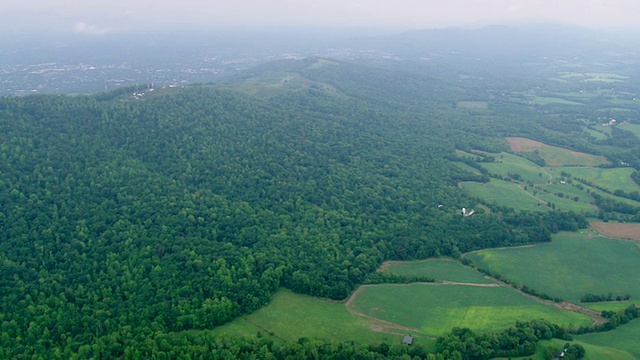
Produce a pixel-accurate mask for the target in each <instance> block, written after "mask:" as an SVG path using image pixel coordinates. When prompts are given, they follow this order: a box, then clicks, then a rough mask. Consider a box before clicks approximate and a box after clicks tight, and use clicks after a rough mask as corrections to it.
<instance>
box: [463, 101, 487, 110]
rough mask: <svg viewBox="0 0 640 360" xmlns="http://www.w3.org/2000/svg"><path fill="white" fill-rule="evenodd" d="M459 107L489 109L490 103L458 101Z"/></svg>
mask: <svg viewBox="0 0 640 360" xmlns="http://www.w3.org/2000/svg"><path fill="white" fill-rule="evenodd" d="M458 108H461V109H468V110H487V109H488V108H489V103H488V102H486V101H458Z"/></svg>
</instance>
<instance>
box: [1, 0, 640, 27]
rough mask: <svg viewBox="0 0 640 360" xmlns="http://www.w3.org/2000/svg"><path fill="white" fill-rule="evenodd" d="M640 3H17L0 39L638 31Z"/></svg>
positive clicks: (7, 11)
mask: <svg viewBox="0 0 640 360" xmlns="http://www.w3.org/2000/svg"><path fill="white" fill-rule="evenodd" d="M638 14H640V0H20V1H5V2H4V4H3V5H2V11H1V12H0V24H1V25H0V31H5V32H6V31H12V32H28V31H32V32H75V33H83V34H91V35H103V34H108V33H113V32H126V31H133V30H150V29H151V30H153V29H175V28H186V27H188V28H219V27H234V28H256V27H263V26H269V27H273V26H286V27H300V26H311V27H319V28H353V27H386V28H397V29H430V28H443V27H460V26H462V27H468V26H483V25H490V24H513V23H519V22H528V23H532V22H533V23H540V22H554V23H569V24H573V25H579V26H584V27H591V28H620V27H622V28H625V27H629V28H635V29H638V28H640V25H639V24H640V22H639V21H638V20H637V17H638Z"/></svg>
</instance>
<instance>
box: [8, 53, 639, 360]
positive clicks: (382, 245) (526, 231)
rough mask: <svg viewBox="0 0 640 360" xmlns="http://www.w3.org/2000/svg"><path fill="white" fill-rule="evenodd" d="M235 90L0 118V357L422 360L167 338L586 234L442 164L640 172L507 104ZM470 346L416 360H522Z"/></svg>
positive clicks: (367, 90) (18, 108) (438, 87)
mask: <svg viewBox="0 0 640 360" xmlns="http://www.w3.org/2000/svg"><path fill="white" fill-rule="evenodd" d="M318 64H320V65H318ZM251 71H252V72H248V73H247V74H246V75H245V77H244V78H240V79H236V80H235V82H230V83H227V84H222V85H207V86H194V87H185V88H175V89H170V90H165V91H157V92H155V93H153V94H151V93H149V94H147V95H146V97H145V98H144V99H143V100H138V99H134V98H132V97H131V96H130V91H129V90H131V89H124V90H122V91H116V92H112V93H101V94H96V95H86V96H63V95H33V96H23V97H3V98H0V174H2V175H1V177H0V229H2V231H0V274H1V275H2V276H0V306H1V309H2V311H1V312H0V326H1V327H2V332H1V338H0V357H2V358H32V357H33V358H73V357H79V358H91V357H95V358H118V357H124V358H138V357H140V358H149V357H151V356H155V357H158V358H162V356H168V357H175V356H186V355H187V354H190V356H193V357H198V356H201V355H202V354H206V353H210V352H211V351H212V349H213V348H217V349H222V350H220V352H218V355H220V358H225V356H226V358H229V357H239V358H286V357H287V356H288V355H292V354H308V353H309V352H311V353H313V352H315V353H317V354H334V355H335V356H336V357H338V355H337V354H339V353H342V352H344V354H347V355H342V356H343V357H342V358H344V356H346V357H349V358H350V357H358V358H362V359H369V358H383V357H386V356H389V357H392V356H401V355H404V354H408V355H409V356H418V357H423V358H424V357H427V354H426V352H424V353H411V352H408V351H414V352H419V351H420V348H411V350H408V349H406V348H400V350H398V349H397V348H396V347H393V346H392V347H391V348H387V349H381V348H366V347H357V346H355V347H354V346H353V345H349V344H324V343H317V342H316V341H315V340H308V341H304V340H301V341H300V342H299V343H297V344H288V345H286V346H285V347H282V348H280V347H276V346H275V345H274V344H271V343H268V342H267V341H266V340H259V339H252V340H251V339H224V338H212V339H205V338H204V337H206V335H202V336H198V335H189V336H186V335H185V336H183V337H179V336H174V335H172V334H175V333H179V332H184V331H186V330H199V329H210V328H213V327H215V326H217V325H220V324H223V323H226V322H228V321H230V320H232V319H234V318H237V317H239V316H241V315H243V314H247V313H250V312H252V311H254V310H257V309H258V308H260V307H262V306H264V305H265V304H267V303H268V302H269V299H270V297H271V295H272V294H273V293H274V292H275V291H276V290H277V289H279V288H281V287H286V288H288V289H291V290H293V291H296V292H300V293H304V294H310V295H315V296H319V297H324V298H330V299H335V300H343V299H345V298H347V297H348V296H349V294H350V293H351V292H352V291H353V290H354V289H355V288H356V287H357V286H358V285H360V284H362V283H363V282H364V281H365V280H366V279H367V277H368V276H371V274H373V273H374V272H375V271H376V269H377V268H378V267H379V266H380V264H381V263H382V262H383V261H385V260H392V259H393V260H404V259H423V258H427V257H439V256H453V257H458V256H459V255H460V254H461V253H464V252H468V251H472V250H477V249H483V248H489V247H500V246H514V245H522V244H532V243H540V242H548V241H550V239H551V237H550V235H551V233H553V232H557V231H560V230H576V229H579V228H583V227H586V226H587V221H586V219H585V217H584V215H583V214H579V213H573V212H561V211H550V212H540V213H537V212H516V211H514V210H513V209H511V208H509V207H503V206H497V205H494V204H491V203H486V204H485V203H484V202H483V200H482V199H479V198H476V197H473V196H472V195H471V194H469V193H468V192H466V191H464V190H463V189H461V188H459V187H458V182H460V181H469V180H475V181H487V178H486V177H484V176H482V175H478V174H473V173H471V172H467V171H465V170H463V169H461V168H460V167H458V166H456V165H455V164H454V163H453V160H454V159H455V151H456V149H458V150H465V151H471V150H483V151H489V152H499V151H507V150H509V144H508V143H507V142H506V141H505V140H504V136H527V137H529V138H532V139H536V140H540V141H546V142H548V143H550V144H554V145H556V146H566V147H568V148H571V149H575V150H580V151H588V152H589V153H593V154H602V155H605V156H606V157H607V158H609V159H610V160H611V161H625V162H626V163H629V164H632V166H633V167H635V168H636V169H640V162H639V161H640V158H638V154H640V152H638V151H637V150H638V146H639V144H638V141H637V138H636V137H635V135H633V134H629V133H628V132H624V133H621V132H619V131H617V130H616V131H614V132H613V133H612V137H611V139H610V141H609V140H608V141H609V143H604V142H603V143H602V144H594V143H589V142H588V141H586V140H584V139H583V138H573V140H572V138H571V137H566V136H564V135H563V134H562V131H565V129H564V128H561V124H565V125H566V124H567V123H566V122H563V121H561V120H562V119H563V117H564V116H568V115H564V114H563V112H562V111H558V112H557V113H556V114H551V115H548V116H547V117H544V118H542V120H541V121H540V122H535V121H533V122H532V121H531V120H530V119H531V118H530V116H531V114H536V116H539V115H540V114H542V113H543V111H547V110H543V109H540V108H536V107H531V106H525V105H522V104H519V103H517V102H511V103H509V102H507V101H495V102H492V103H491V104H492V105H491V106H492V109H491V110H488V111H487V112H486V113H484V114H482V115H480V116H475V115H473V114H472V111H471V110H468V109H464V108H458V107H457V106H456V104H457V101H459V100H463V99H465V98H467V97H468V96H469V93H468V92H467V91H466V90H464V89H461V88H457V87H453V86H451V85H450V84H447V83H445V82H444V80H442V79H436V78H430V77H426V76H424V75H417V74H415V73H406V72H399V71H396V70H393V69H374V68H371V67H368V66H362V65H353V64H348V63H342V62H337V61H328V60H322V61H321V59H316V58H310V59H307V60H298V61H283V62H276V63H272V64H268V65H264V66H262V67H259V68H256V69H253V70H251ZM267 72H287V73H295V74H297V76H300V77H303V78H305V79H307V80H308V82H309V84H312V85H310V86H308V87H306V88H303V89H298V90H295V91H287V90H286V89H284V90H282V91H278V92H275V93H273V94H271V95H270V96H253V95H249V94H247V93H246V92H245V91H242V89H241V88H240V87H238V86H237V84H241V83H242V82H243V81H245V80H246V79H249V78H251V77H254V76H256V75H257V74H261V73H267ZM328 86H330V87H331V88H332V89H335V91H327V90H326V89H327V87H328ZM132 91H133V90H131V92H132ZM469 91H470V90H469ZM477 95H478V96H483V95H482V94H480V93H478V94H477ZM577 116H578V117H580V116H581V115H580V114H579V115H577ZM507 118H508V119H510V121H505V119H507ZM549 118H551V119H552V120H553V119H555V120H558V121H559V122H558V123H557V124H556V123H553V121H552V122H551V123H548V122H547V121H548V119H549ZM552 123H553V124H556V125H553V124H552ZM565 125H562V126H565ZM567 126H568V125H567ZM550 128H553V130H549V129H550ZM574 130H575V129H573V128H570V127H568V128H567V131H574ZM634 139H635V140H634ZM614 145H615V146H617V147H618V148H620V149H622V150H620V151H618V152H616V151H615V150H616V148H615V147H614ZM635 178H636V177H634V179H635ZM478 205H482V206H480V207H478ZM472 207H476V213H475V214H474V215H473V216H470V217H463V216H462V215H461V212H460V211H461V208H472ZM605 210H606V211H609V212H610V213H611V214H613V215H615V214H616V211H618V210H619V209H616V208H615V206H612V207H611V209H608V210H607V209H605ZM626 210H629V211H630V212H631V213H629V214H630V215H635V214H636V213H637V211H638V209H635V208H631V209H626V208H625V211H626ZM369 281H371V280H369ZM539 325H540V324H537V325H536V326H539ZM518 326H524V325H522V324H521V325H518ZM544 326H546V328H547V329H552V330H553V331H560V330H559V329H555V328H554V327H553V326H552V325H544ZM514 329H515V328H514ZM518 329H519V328H518ZM513 331H516V330H513ZM194 334H197V333H194ZM465 336H466V337H465ZM487 336H489V335H487ZM495 336H498V335H495ZM554 336H555V335H554ZM563 336H564V335H562V336H555V337H560V338H562V337H563ZM469 337H470V335H468V334H467V335H465V334H464V333H457V332H455V331H454V332H453V333H452V335H450V336H449V337H447V338H445V339H444V340H442V342H441V343H439V347H440V348H441V349H439V355H436V354H431V355H429V356H431V357H427V358H434V359H435V358H443V357H444V358H456V357H458V358H463V357H462V353H463V352H464V351H463V350H464V349H466V348H469V349H473V350H469V351H470V352H469V353H471V352H473V353H474V354H475V353H476V352H478V354H476V355H469V356H470V357H464V358H485V357H486V356H489V355H491V356H512V355H515V354H518V355H530V354H532V351H531V350H532V348H531V347H532V346H533V345H531V344H533V343H531V342H527V341H529V340H522V341H521V342H520V343H517V344H516V345H514V346H515V348H514V347H511V348H509V347H506V348H503V349H502V348H498V347H491V346H489V345H487V346H485V345H484V343H485V342H487V344H489V343H491V344H493V343H495V342H496V341H497V340H495V341H494V340H493V339H490V338H488V337H487V338H485V337H483V338H481V339H479V340H478V341H481V342H482V343H481V344H479V345H481V346H482V347H483V348H482V349H479V348H477V347H471V345H469V344H467V345H465V346H462V345H461V344H463V343H465V341H466V339H467V338H469ZM543 337H544V338H550V337H551V335H549V336H548V337H547V335H544V336H543ZM454 340H455V341H454ZM448 341H450V342H448ZM469 341H471V340H469ZM474 346H475V345H474ZM505 346H506V345H505ZM514 349H519V350H514ZM481 350H482V351H481ZM394 351H395V352H394ZM423 351H424V349H423ZM445 351H446V353H445ZM480 352H482V354H480ZM454 353H456V355H453V354H454ZM198 354H201V355H198ZM224 354H227V355H224ZM356 354H357V355H356ZM205 356H206V355H205ZM252 356H253V357H252ZM292 356H293V355H292ZM301 356H303V357H306V356H310V355H301ZM314 356H315V355H314ZM436 356H439V357H436Z"/></svg>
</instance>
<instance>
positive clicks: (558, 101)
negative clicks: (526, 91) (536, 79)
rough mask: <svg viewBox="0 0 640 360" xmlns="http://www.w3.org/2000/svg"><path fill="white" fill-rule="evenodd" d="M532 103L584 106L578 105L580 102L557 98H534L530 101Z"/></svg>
mask: <svg viewBox="0 0 640 360" xmlns="http://www.w3.org/2000/svg"><path fill="white" fill-rule="evenodd" d="M532 103H533V104H536V105H551V104H561V105H584V104H583V103H580V102H576V101H570V100H567V99H563V98H559V97H545V96H539V97H536V98H535V99H534V100H533V101H532Z"/></svg>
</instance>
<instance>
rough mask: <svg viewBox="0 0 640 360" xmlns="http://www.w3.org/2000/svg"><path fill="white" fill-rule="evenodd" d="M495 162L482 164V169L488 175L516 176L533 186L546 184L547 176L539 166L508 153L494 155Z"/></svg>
mask: <svg viewBox="0 0 640 360" xmlns="http://www.w3.org/2000/svg"><path fill="white" fill-rule="evenodd" d="M494 156H495V157H496V162H494V163H482V164H481V165H482V167H484V168H485V169H487V170H489V173H492V174H498V175H500V176H503V177H506V176H508V175H509V174H518V175H520V177H521V178H522V180H523V181H530V182H532V183H533V184H546V183H547V181H548V180H549V176H548V175H547V174H546V172H545V171H543V170H542V169H541V168H540V166H539V165H536V164H534V163H533V162H531V161H529V160H527V159H525V158H523V157H521V156H517V155H513V154H509V153H500V154H497V155H496V154H494Z"/></svg>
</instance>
